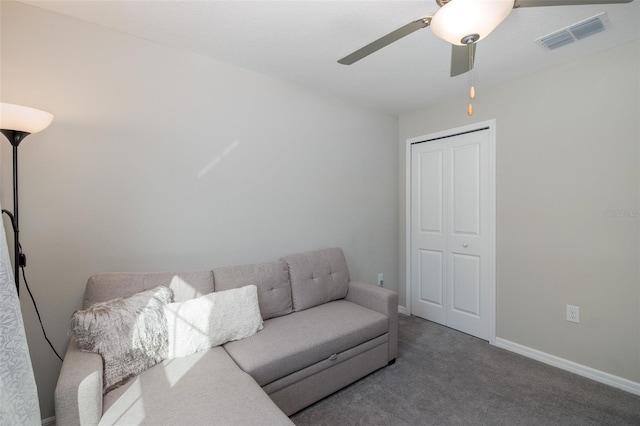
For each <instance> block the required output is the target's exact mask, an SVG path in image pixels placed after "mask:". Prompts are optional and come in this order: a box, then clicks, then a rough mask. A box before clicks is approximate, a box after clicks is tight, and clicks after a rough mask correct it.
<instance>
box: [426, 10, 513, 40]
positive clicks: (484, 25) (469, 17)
mask: <svg viewBox="0 0 640 426" xmlns="http://www.w3.org/2000/svg"><path fill="white" fill-rule="evenodd" d="M512 9H513V0H451V1H449V2H448V3H446V4H445V5H444V6H442V7H441V8H440V9H438V11H437V12H436V13H435V15H433V18H432V19H431V26H430V28H431V31H432V32H433V34H435V35H436V36H437V37H439V38H441V39H443V40H445V41H447V42H449V43H451V44H455V45H458V46H463V45H464V44H465V43H464V42H463V39H464V38H465V37H466V36H468V35H471V34H477V35H478V40H476V41H480V40H482V39H483V38H485V37H486V36H488V35H489V34H491V32H492V31H493V30H494V29H496V27H497V26H498V25H500V23H501V22H502V21H504V19H505V18H506V17H507V16H509V13H511V10H512Z"/></svg>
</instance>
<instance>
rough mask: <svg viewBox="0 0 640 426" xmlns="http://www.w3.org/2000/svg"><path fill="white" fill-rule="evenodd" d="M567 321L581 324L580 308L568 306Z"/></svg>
mask: <svg viewBox="0 0 640 426" xmlns="http://www.w3.org/2000/svg"><path fill="white" fill-rule="evenodd" d="M567 321H571V322H580V307H579V306H573V305H567Z"/></svg>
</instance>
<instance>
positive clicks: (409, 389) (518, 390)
mask: <svg viewBox="0 0 640 426" xmlns="http://www.w3.org/2000/svg"><path fill="white" fill-rule="evenodd" d="M398 345H399V346H398V350H399V354H398V359H397V362H396V363H395V364H393V365H391V366H388V367H385V368H382V369H380V370H378V371H376V372H374V373H373V374H370V375H369V376H367V377H365V378H363V379H361V380H360V381H358V382H356V383H354V384H352V385H351V386H349V387H347V388H345V389H343V390H341V391H339V392H336V393H335V394H333V395H331V396H329V397H327V398H325V399H323V400H321V401H319V402H318V403H316V404H314V405H312V406H311V407H308V408H306V409H304V410H302V411H300V412H299V413H297V414H295V415H294V416H292V417H291V420H293V422H294V423H295V424H296V425H298V426H304V425H331V426H339V425H510V426H511V425H580V426H583V425H636V426H638V425H640V397H638V396H635V395H632V394H630V393H627V392H624V391H621V390H619V389H615V388H612V387H609V386H606V385H603V384H601V383H598V382H595V381H593V380H589V379H585V378H583V377H580V376H577V375H574V374H571V373H568V372H566V371H563V370H560V369H558V368H555V367H551V366H548V365H546V364H543V363H540V362H537V361H534V360H531V359H529V358H526V357H523V356H520V355H517V354H514V353H512V352H509V351H506V350H503V349H500V348H496V347H494V346H491V345H489V344H488V343H487V342H485V341H482V340H480V339H477V338H475V337H472V336H469V335H467V334H464V333H460V332H458V331H455V330H452V329H449V328H447V327H443V326H440V325H438V324H435V323H432V322H430V321H426V320H423V319H420V318H417V317H409V316H405V315H401V316H400V326H399V343H398Z"/></svg>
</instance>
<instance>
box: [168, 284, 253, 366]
mask: <svg viewBox="0 0 640 426" xmlns="http://www.w3.org/2000/svg"><path fill="white" fill-rule="evenodd" d="M164 314H165V316H166V318H167V329H168V332H169V345H168V346H169V347H168V358H169V359H171V358H178V357H181V356H186V355H189V354H192V353H194V352H198V351H202V350H206V349H209V348H212V347H214V346H218V345H222V344H224V343H226V342H230V341H232V340H239V339H244V338H246V337H249V336H253V335H254V334H255V333H256V332H258V330H261V329H262V316H261V315H260V307H259V305H258V289H257V287H256V286H255V285H248V286H246V287H241V288H234V289H231V290H225V291H218V292H214V293H209V294H206V295H204V296H201V297H198V298H196V299H192V300H187V301H186V302H182V303H169V304H167V305H165V306H164Z"/></svg>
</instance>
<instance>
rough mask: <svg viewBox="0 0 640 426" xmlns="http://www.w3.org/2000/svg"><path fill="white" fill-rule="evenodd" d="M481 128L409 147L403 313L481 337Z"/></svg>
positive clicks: (485, 331)
mask: <svg viewBox="0 0 640 426" xmlns="http://www.w3.org/2000/svg"><path fill="white" fill-rule="evenodd" d="M489 136H490V134H489V130H488V129H485V130H481V131H474V132H470V133H465V134H461V135H456V136H452V137H446V138H438V139H437V140H434V141H430V142H423V143H417V144H414V145H412V153H411V167H412V168H411V234H410V235H411V290H412V295H411V312H412V313H413V314H415V315H418V316H421V317H424V318H426V319H428V320H431V321H434V322H438V323H440V324H444V325H447V326H449V327H452V328H455V329H458V330H460V331H463V332H465V333H469V334H472V335H474V336H477V337H480V338H482V339H488V338H489V315H490V312H489V304H490V302H491V297H492V296H491V295H490V293H489V291H490V289H491V286H490V285H489V279H490V278H491V276H490V274H489V271H490V270H491V268H490V265H491V262H493V259H492V253H491V248H490V243H491V239H490V232H492V231H491V229H492V224H491V222H490V220H491V219H490V214H489V210H490V205H491V204H490V203H491V202H492V200H490V196H491V194H492V192H491V190H490V188H489V182H490V179H489V176H490V173H491V170H490V168H489V167H490V161H489V160H490V159H489Z"/></svg>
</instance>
